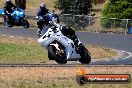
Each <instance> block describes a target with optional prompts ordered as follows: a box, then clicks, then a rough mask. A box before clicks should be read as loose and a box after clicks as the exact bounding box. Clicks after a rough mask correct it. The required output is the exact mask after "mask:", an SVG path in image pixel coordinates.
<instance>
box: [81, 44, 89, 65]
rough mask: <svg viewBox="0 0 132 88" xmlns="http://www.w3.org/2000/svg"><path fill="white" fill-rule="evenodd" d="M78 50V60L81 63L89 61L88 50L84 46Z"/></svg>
mask: <svg viewBox="0 0 132 88" xmlns="http://www.w3.org/2000/svg"><path fill="white" fill-rule="evenodd" d="M80 51H81V52H80V56H81V58H80V59H79V62H81V63H82V64H89V63H90V61H91V55H90V52H89V51H88V50H87V49H86V48H85V47H84V46H82V47H81V49H80Z"/></svg>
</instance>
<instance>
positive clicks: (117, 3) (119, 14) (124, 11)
mask: <svg viewBox="0 0 132 88" xmlns="http://www.w3.org/2000/svg"><path fill="white" fill-rule="evenodd" d="M102 16H103V17H107V18H120V19H131V18H132V0H109V2H108V3H106V4H105V7H104V9H103V11H102ZM101 22H102V26H104V27H105V26H106V25H107V24H108V23H107V21H106V20H104V21H101Z"/></svg>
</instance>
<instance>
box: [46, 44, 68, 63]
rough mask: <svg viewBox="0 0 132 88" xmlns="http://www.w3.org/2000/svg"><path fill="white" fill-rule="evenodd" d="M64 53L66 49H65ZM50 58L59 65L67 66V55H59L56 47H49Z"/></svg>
mask: <svg viewBox="0 0 132 88" xmlns="http://www.w3.org/2000/svg"><path fill="white" fill-rule="evenodd" d="M63 52H64V49H63ZM48 58H49V60H55V61H56V62H57V63H58V64H66V63H67V60H66V55H65V53H64V54H63V55H59V54H57V50H56V48H55V47H54V46H49V47H48Z"/></svg>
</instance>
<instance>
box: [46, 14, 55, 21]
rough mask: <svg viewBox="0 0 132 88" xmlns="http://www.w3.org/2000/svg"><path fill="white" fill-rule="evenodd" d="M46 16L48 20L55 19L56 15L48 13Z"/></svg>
mask: <svg viewBox="0 0 132 88" xmlns="http://www.w3.org/2000/svg"><path fill="white" fill-rule="evenodd" d="M47 17H48V20H49V21H52V19H57V17H56V15H55V14H54V13H48V14H47Z"/></svg>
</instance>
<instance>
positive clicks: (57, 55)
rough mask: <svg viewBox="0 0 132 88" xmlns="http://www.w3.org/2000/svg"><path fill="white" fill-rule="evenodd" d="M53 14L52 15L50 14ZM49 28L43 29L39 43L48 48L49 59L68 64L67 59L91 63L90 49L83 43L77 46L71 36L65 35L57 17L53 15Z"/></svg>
mask: <svg viewBox="0 0 132 88" xmlns="http://www.w3.org/2000/svg"><path fill="white" fill-rule="evenodd" d="M50 16H51V15H50ZM51 23H53V24H54V25H52V26H49V27H48V26H47V30H46V29H45V28H44V29H43V30H42V33H41V34H42V35H41V36H40V38H39V39H38V42H39V44H40V45H41V46H42V47H44V48H46V49H47V50H48V58H49V60H55V61H56V62H57V63H58V64H66V63H67V61H77V60H79V62H81V63H82V64H89V63H90V61H91V56H90V53H89V51H88V50H87V49H86V48H85V47H84V45H82V43H81V42H80V40H79V44H80V47H79V48H77V47H76V46H75V44H74V42H73V40H71V39H70V38H68V37H66V36H64V35H63V32H62V31H61V29H62V26H61V25H59V24H56V18H55V17H53V18H52V21H51Z"/></svg>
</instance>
